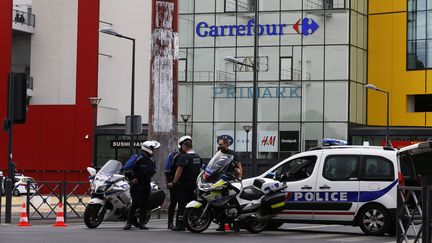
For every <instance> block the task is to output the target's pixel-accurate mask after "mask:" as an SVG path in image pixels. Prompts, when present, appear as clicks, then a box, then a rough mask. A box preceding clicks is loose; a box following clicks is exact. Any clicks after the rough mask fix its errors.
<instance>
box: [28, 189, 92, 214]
mask: <svg viewBox="0 0 432 243" xmlns="http://www.w3.org/2000/svg"><path fill="white" fill-rule="evenodd" d="M26 191H27V196H26V201H27V215H28V219H29V220H46V219H54V218H55V217H56V216H57V211H58V210H59V209H58V207H59V204H60V203H62V204H63V215H64V220H65V222H66V221H67V219H71V218H82V217H83V216H84V211H85V208H86V207H87V204H86V202H85V200H84V199H85V198H90V188H89V182H81V181H80V182H67V181H38V182H28V183H27V187H26Z"/></svg>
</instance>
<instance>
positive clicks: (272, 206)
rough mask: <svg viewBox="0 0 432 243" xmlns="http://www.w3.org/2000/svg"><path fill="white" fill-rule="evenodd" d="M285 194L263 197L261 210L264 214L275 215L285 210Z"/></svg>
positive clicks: (279, 193)
mask: <svg viewBox="0 0 432 243" xmlns="http://www.w3.org/2000/svg"><path fill="white" fill-rule="evenodd" d="M285 198H286V194H285V193H283V192H278V193H274V194H271V195H267V196H265V197H263V199H262V200H261V209H262V211H263V212H264V213H266V214H277V213H279V212H281V211H282V210H284V209H285Z"/></svg>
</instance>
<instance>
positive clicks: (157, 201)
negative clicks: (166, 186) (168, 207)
mask: <svg viewBox="0 0 432 243" xmlns="http://www.w3.org/2000/svg"><path fill="white" fill-rule="evenodd" d="M165 197H166V196H165V192H164V191H163V190H162V189H157V190H152V191H151V192H150V196H149V199H148V206H147V209H148V210H152V209H155V208H157V207H160V206H162V204H163V203H164V201H165Z"/></svg>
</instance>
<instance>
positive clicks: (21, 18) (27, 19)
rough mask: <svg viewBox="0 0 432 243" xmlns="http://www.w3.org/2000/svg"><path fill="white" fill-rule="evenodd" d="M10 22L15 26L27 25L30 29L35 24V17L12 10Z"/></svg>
mask: <svg viewBox="0 0 432 243" xmlns="http://www.w3.org/2000/svg"><path fill="white" fill-rule="evenodd" d="M12 21H13V22H15V23H17V24H22V25H27V26H31V27H33V28H34V27H35V24H36V16H35V15H34V14H31V13H27V12H23V11H20V10H16V9H13V10H12Z"/></svg>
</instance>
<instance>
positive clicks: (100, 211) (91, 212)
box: [84, 204, 105, 229]
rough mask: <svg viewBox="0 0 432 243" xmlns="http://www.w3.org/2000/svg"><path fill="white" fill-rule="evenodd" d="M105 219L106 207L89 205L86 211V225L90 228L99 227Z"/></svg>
mask: <svg viewBox="0 0 432 243" xmlns="http://www.w3.org/2000/svg"><path fill="white" fill-rule="evenodd" d="M104 217H105V207H104V206H103V205H100V204H89V205H87V208H86V209H85V211H84V223H85V225H86V226H87V227H88V228H90V229H94V228H96V227H98V226H99V225H100V224H101V223H102V221H103V219H104Z"/></svg>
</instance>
